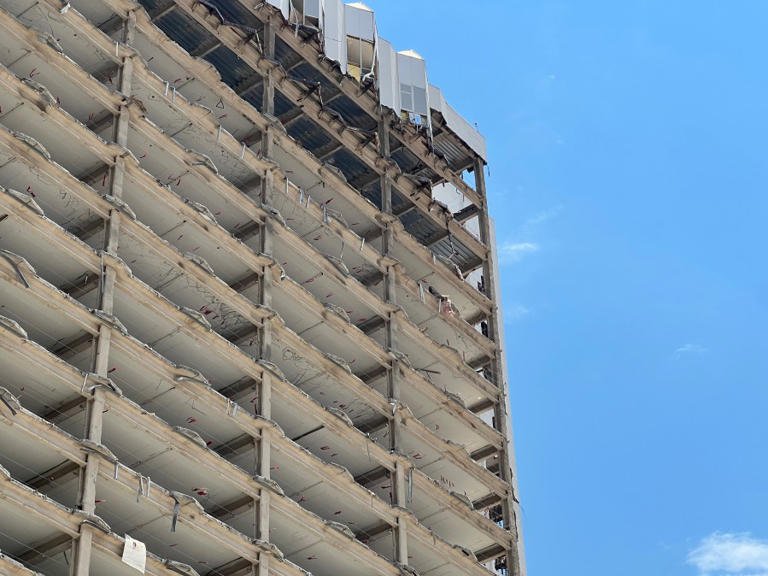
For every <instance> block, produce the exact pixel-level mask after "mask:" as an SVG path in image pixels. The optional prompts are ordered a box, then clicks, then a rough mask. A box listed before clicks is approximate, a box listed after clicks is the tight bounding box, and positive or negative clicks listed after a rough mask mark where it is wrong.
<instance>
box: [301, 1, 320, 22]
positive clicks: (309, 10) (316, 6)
mask: <svg viewBox="0 0 768 576" xmlns="http://www.w3.org/2000/svg"><path fill="white" fill-rule="evenodd" d="M322 11H323V7H322V3H321V2H320V0H304V16H310V17H312V18H317V19H320V17H321V16H322Z"/></svg>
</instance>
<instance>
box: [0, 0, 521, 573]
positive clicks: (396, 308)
mask: <svg viewBox="0 0 768 576" xmlns="http://www.w3.org/2000/svg"><path fill="white" fill-rule="evenodd" d="M216 4H222V8H221V9H219V8H217V7H216ZM225 6H226V7H228V10H229V12H227V13H223V12H224V11H223V8H224V7H225ZM0 30H1V31H2V34H0V399H1V400H2V402H0V573H2V574H20V575H26V574H36V573H42V574H50V575H56V576H58V575H74V576H84V575H87V574H97V575H98V574H109V575H113V574H114V575H118V576H120V575H123V574H125V575H130V574H135V573H136V568H135V566H132V565H131V561H130V560H129V559H126V560H123V553H124V550H125V547H126V538H127V537H130V538H131V539H132V540H134V541H138V542H139V543H140V544H143V545H144V546H145V547H146V555H145V562H146V565H145V571H146V573H149V574H156V575H168V574H178V573H182V574H195V573H197V574H212V575H220V576H225V575H226V576H230V575H232V576H235V575H255V574H258V575H259V576H266V575H268V574H279V575H290V576H298V575H300V574H306V573H308V572H309V573H311V574H314V575H316V576H368V575H371V576H373V575H392V576H396V575H400V574H420V575H422V576H426V575H435V576H437V575H441V576H443V575H444V576H459V575H464V574H473V575H477V576H482V575H487V574H488V573H492V574H502V575H513V574H514V575H519V574H524V562H523V560H522V546H521V533H520V525H519V516H520V514H519V506H518V500H517V491H516V478H515V474H514V458H513V453H512V447H511V442H510V437H511V434H510V430H509V427H510V422H509V408H508V396H507V380H506V376H505V367H504V361H503V351H502V344H503V343H502V340H503V335H502V328H501V325H500V322H499V309H498V297H499V295H498V277H497V270H496V264H495V257H494V249H493V231H492V223H491V220H490V218H489V214H488V207H487V203H486V200H485V195H486V191H485V182H484V178H483V170H484V160H483V159H482V158H481V157H480V156H478V155H477V153H476V152H475V151H473V149H472V147H471V146H469V145H468V144H466V143H464V142H463V141H462V140H461V138H460V137H459V136H458V135H457V134H455V133H452V132H451V129H450V127H449V126H448V125H447V124H445V122H443V119H442V118H441V115H440V114H439V112H434V117H433V118H432V123H431V129H430V130H429V131H426V130H424V128H423V127H421V126H414V125H412V124H411V123H410V122H408V121H407V119H403V118H401V117H400V116H399V115H397V114H392V113H391V112H388V111H387V110H386V109H385V108H383V107H382V106H381V105H380V103H379V102H378V101H377V96H376V92H375V90H373V91H372V90H370V89H368V88H367V87H366V86H364V85H362V84H360V83H359V82H358V81H357V80H355V79H354V78H351V77H349V76H346V75H343V74H342V73H341V72H340V71H339V70H338V67H336V66H334V64H333V63H332V62H329V61H328V60H327V59H325V58H323V57H322V50H321V43H320V41H319V40H318V38H317V31H313V30H311V29H309V28H308V27H306V26H298V25H297V24H295V23H291V22H287V21H286V20H284V18H283V16H282V14H281V12H280V11H279V10H278V9H276V8H274V7H273V6H270V5H269V4H265V3H261V4H258V5H256V6H255V7H254V3H253V2H245V1H242V2H241V1H239V0H233V1H232V2H226V3H211V2H197V1H193V0H175V1H170V0H169V1H158V0H153V1H149V0H147V1H142V2H140V3H138V2H133V1H132V0H78V1H73V2H68V3H62V2H60V1H59V0H0ZM468 175H470V176H471V177H470V178H468V177H467V176H468ZM467 180H473V181H474V185H469V184H467ZM438 185H440V186H446V185H447V186H450V190H451V191H452V193H453V194H454V196H456V195H458V197H460V198H461V209H460V210H455V211H452V210H451V208H450V205H449V204H446V203H443V202H440V201H439V198H438V197H437V196H436V193H435V190H436V187H437V186H438ZM131 545H133V544H131ZM140 555H143V553H142V554H140Z"/></svg>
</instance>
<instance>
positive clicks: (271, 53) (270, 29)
mask: <svg viewBox="0 0 768 576" xmlns="http://www.w3.org/2000/svg"><path fill="white" fill-rule="evenodd" d="M279 25H280V24H279V23H278V22H276V21H275V20H273V19H272V18H270V19H269V20H267V21H266V22H265V23H264V34H263V36H264V38H262V43H263V44H262V45H263V48H264V57H265V58H268V59H270V60H274V59H275V26H279ZM263 90H264V91H263V100H262V107H261V110H262V112H264V113H265V114H269V115H270V116H274V115H275V79H274V78H273V77H272V72H268V73H267V75H266V76H265V77H264V88H263Z"/></svg>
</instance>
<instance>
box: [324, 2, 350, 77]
mask: <svg viewBox="0 0 768 576" xmlns="http://www.w3.org/2000/svg"><path fill="white" fill-rule="evenodd" d="M324 4H325V6H324V10H323V19H324V23H323V49H324V51H325V55H326V56H327V57H328V58H330V59H331V60H334V61H336V62H338V63H339V65H340V66H341V71H342V72H343V73H344V74H346V73H347V34H346V31H345V29H344V28H345V26H344V4H343V3H342V0H325V2H324Z"/></svg>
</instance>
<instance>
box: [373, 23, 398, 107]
mask: <svg viewBox="0 0 768 576" xmlns="http://www.w3.org/2000/svg"><path fill="white" fill-rule="evenodd" d="M377 48H378V66H379V67H378V78H377V81H378V86H379V99H380V100H381V105H382V106H386V107H387V108H390V109H391V110H394V111H395V112H396V113H397V114H400V110H402V108H401V107H400V88H399V86H400V80H399V79H398V75H397V52H395V49H394V47H393V46H392V44H390V43H389V42H387V41H386V40H384V39H382V38H379V43H378V46H377Z"/></svg>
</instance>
